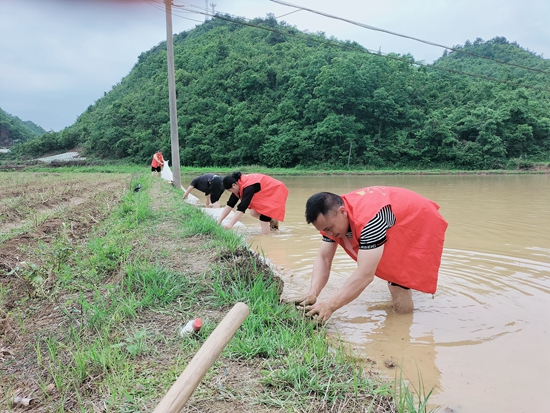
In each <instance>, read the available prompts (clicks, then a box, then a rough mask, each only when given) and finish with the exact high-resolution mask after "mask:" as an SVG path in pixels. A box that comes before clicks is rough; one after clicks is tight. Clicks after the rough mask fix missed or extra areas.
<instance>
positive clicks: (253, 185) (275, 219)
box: [218, 172, 288, 234]
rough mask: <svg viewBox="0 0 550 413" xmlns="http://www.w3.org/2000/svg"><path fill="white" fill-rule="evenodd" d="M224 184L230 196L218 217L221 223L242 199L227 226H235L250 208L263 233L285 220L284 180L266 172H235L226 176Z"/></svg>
mask: <svg viewBox="0 0 550 413" xmlns="http://www.w3.org/2000/svg"><path fill="white" fill-rule="evenodd" d="M223 186H224V188H225V189H226V190H227V191H229V192H231V196H230V197H229V200H228V201H227V205H226V206H225V208H224V209H223V211H222V213H221V215H220V218H219V219H218V222H219V223H220V224H221V223H222V222H223V220H224V219H225V217H227V215H229V213H230V212H231V210H232V209H233V208H234V207H235V205H236V204H237V201H239V199H240V200H241V202H240V203H239V206H238V207H237V212H236V213H235V216H234V217H233V218H232V219H231V221H230V222H229V223H228V224H226V225H225V228H227V229H229V228H233V225H235V224H236V223H237V222H238V221H239V220H240V219H241V218H242V216H243V215H244V213H245V212H246V210H247V209H250V215H251V216H253V217H254V218H258V219H259V220H260V225H261V228H262V234H269V230H270V229H271V228H274V229H276V228H279V221H284V219H285V212H286V199H287V197H288V189H287V187H286V186H285V184H283V183H282V182H281V181H278V180H276V179H275V178H272V177H270V176H267V175H263V174H249V175H243V174H242V173H240V172H233V173H232V174H231V175H227V176H226V177H225V178H223Z"/></svg>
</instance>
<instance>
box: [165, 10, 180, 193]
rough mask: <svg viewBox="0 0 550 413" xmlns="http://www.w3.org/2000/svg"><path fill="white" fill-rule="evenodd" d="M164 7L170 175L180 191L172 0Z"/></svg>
mask: <svg viewBox="0 0 550 413" xmlns="http://www.w3.org/2000/svg"><path fill="white" fill-rule="evenodd" d="M164 4H165V5H166V56H167V58H168V59H167V60H168V99H169V101H170V141H171V143H172V174H173V183H174V186H175V187H176V188H178V189H182V186H181V172H180V142H179V138H178V108H177V104H176V80H175V77H174V35H173V33H172V0H164Z"/></svg>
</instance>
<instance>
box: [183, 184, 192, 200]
mask: <svg viewBox="0 0 550 413" xmlns="http://www.w3.org/2000/svg"><path fill="white" fill-rule="evenodd" d="M193 188H194V186H193V185H189V188H187V190H186V191H185V193H184V194H183V198H182V199H185V198H187V196H188V195H189V193H190V192H191V191H192V190H193Z"/></svg>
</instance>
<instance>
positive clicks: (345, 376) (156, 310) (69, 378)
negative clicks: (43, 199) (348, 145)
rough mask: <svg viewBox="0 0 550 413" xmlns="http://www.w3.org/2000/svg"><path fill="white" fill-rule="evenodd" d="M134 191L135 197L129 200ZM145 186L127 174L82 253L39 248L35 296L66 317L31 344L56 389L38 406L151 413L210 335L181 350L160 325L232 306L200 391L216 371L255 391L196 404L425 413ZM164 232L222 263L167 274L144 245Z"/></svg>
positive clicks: (221, 236)
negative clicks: (231, 373)
mask: <svg viewBox="0 0 550 413" xmlns="http://www.w3.org/2000/svg"><path fill="white" fill-rule="evenodd" d="M137 183H141V184H142V188H143V189H142V190H141V191H140V192H137V193H136V192H133V190H132V188H134V187H135V185H137ZM153 184H154V181H153V180H151V179H150V177H149V176H148V172H143V173H142V174H139V173H135V174H134V175H133V178H132V180H131V182H130V183H129V186H128V187H129V189H128V193H127V194H125V195H124V196H123V198H122V200H121V202H120V204H119V205H118V206H117V207H116V208H115V209H114V211H113V212H112V213H111V215H110V216H109V217H108V219H106V220H105V221H103V222H101V223H100V224H99V225H98V226H96V227H95V228H94V231H93V233H91V234H90V236H89V238H88V241H87V242H86V243H85V244H82V245H72V244H71V243H70V242H68V241H67V237H66V236H65V235H63V234H61V235H60V236H59V238H58V239H57V240H56V242H54V243H52V244H50V245H49V246H43V247H42V251H41V253H42V255H43V256H44V257H46V259H45V260H44V262H45V263H46V264H45V265H47V267H48V268H52V269H55V272H56V273H57V279H56V284H55V289H53V290H43V291H41V294H42V297H43V299H44V300H50V301H52V302H55V303H56V304H55V305H56V306H57V308H59V309H60V311H61V314H62V315H63V320H62V322H61V323H60V325H59V326H58V327H57V328H55V329H50V330H49V331H48V332H37V333H36V342H35V344H34V350H35V355H36V363H37V364H38V367H39V369H40V371H41V372H42V373H41V376H40V380H39V385H40V387H42V388H46V386H47V385H48V384H50V383H53V384H54V385H55V388H56V392H57V396H56V397H46V400H45V401H44V403H48V411H55V412H68V411H75V410H74V409H76V406H78V409H80V411H86V412H88V411H94V409H95V408H96V407H94V404H93V403H94V400H97V399H101V400H103V402H104V403H105V405H106V406H107V409H108V410H109V411H117V412H124V411H128V412H130V411H131V412H137V411H143V412H145V411H151V410H152V408H154V406H155V405H156V403H157V402H158V401H159V400H160V398H161V397H162V395H163V394H164V393H165V392H166V391H167V389H168V388H169V387H170V386H171V384H172V383H173V382H174V381H175V379H176V378H177V376H178V375H179V374H180V373H181V371H182V370H183V368H184V367H185V365H186V364H187V362H188V361H189V360H190V358H191V357H192V356H193V355H194V354H195V353H196V351H197V350H198V349H199V348H200V345H201V344H202V343H203V342H204V341H205V340H206V338H207V337H208V335H209V334H210V333H211V332H212V331H213V329H214V328H215V326H216V323H215V321H213V320H208V319H206V322H205V325H204V327H203V329H202V330H201V332H200V333H199V334H198V335H197V336H196V337H192V338H191V339H189V340H184V341H182V340H181V339H180V338H179V337H177V334H176V327H177V326H174V327H170V328H163V326H164V323H163V322H161V321H157V319H158V320H161V319H163V318H166V319H167V320H169V321H170V323H173V322H174V320H187V319H189V318H190V317H192V316H194V315H195V314H196V313H197V312H198V311H199V310H201V311H205V310H208V311H215V312H219V313H222V314H225V313H226V312H227V311H228V310H229V309H230V308H231V307H232V306H233V305H234V304H235V303H236V302H239V301H242V302H244V303H246V304H247V305H248V307H249V309H250V314H249V316H248V317H247V319H246V320H245V322H244V323H243V325H242V326H241V327H240V328H239V329H238V331H237V333H236V334H235V336H234V337H233V339H232V340H231V341H230V343H229V344H228V345H227V347H226V348H225V349H224V351H223V353H222V355H221V357H220V360H219V361H218V362H217V363H216V365H215V366H214V367H213V368H212V369H211V371H210V372H209V373H208V374H207V376H206V377H205V379H204V380H205V381H206V382H208V380H214V377H215V375H216V374H218V373H219V372H220V369H223V365H224V363H245V364H246V365H248V366H253V367H254V368H255V369H256V370H257V371H258V376H260V377H261V378H260V379H259V381H258V383H257V386H259V389H260V390H258V391H256V392H253V394H252V393H251V394H248V393H247V394H245V395H243V394H241V393H239V392H238V389H235V388H233V389H225V390H224V392H225V393H220V391H219V390H217V389H216V387H215V386H213V385H210V386H206V387H200V388H199V389H197V392H196V395H195V396H194V397H195V399H194V400H195V401H196V402H197V403H208V402H209V400H212V398H213V397H221V396H220V394H225V395H227V394H231V396H227V397H230V398H234V400H240V401H241V402H243V403H246V404H247V405H261V406H263V408H267V409H272V410H273V411H276V410H280V411H289V412H290V411H301V412H317V411H323V409H325V410H324V411H341V410H339V409H341V408H344V406H345V407H346V410H343V411H349V412H355V411H357V412H363V411H371V410H370V408H373V406H374V405H375V404H376V405H379V404H380V403H385V405H386V406H390V407H391V406H394V407H395V410H393V411H396V412H398V413H412V412H415V413H420V412H423V413H424V412H426V411H427V407H426V406H427V400H428V399H429V397H430V395H431V392H429V393H427V394H425V393H424V391H423V389H416V390H414V389H413V390H410V389H409V387H407V386H406V385H405V382H404V381H403V380H401V379H400V380H398V381H397V384H396V385H391V383H383V382H380V381H379V380H375V379H373V378H372V377H371V376H370V375H368V374H366V373H367V372H365V371H364V370H363V368H362V367H361V366H360V365H358V364H357V363H356V362H355V361H353V358H352V357H349V355H348V351H347V349H345V348H343V347H341V346H340V345H339V344H338V343H330V342H328V341H327V338H326V331H325V329H324V328H323V327H319V326H317V325H316V324H314V323H312V322H310V321H308V320H306V319H304V317H303V316H302V314H301V313H299V312H298V311H296V309H295V308H294V307H293V306H291V305H288V304H281V303H280V301H279V299H280V294H281V284H280V283H279V281H278V280H277V279H276V278H275V277H274V275H273V274H272V272H271V270H270V269H269V268H268V267H267V266H266V265H265V263H264V261H263V260H262V259H261V257H258V256H257V255H255V254H254V253H252V252H251V251H250V250H249V249H248V248H247V245H246V242H245V240H244V239H243V237H242V236H241V235H238V234H236V233H234V232H232V231H227V230H224V229H223V228H221V227H220V226H219V225H218V224H217V223H216V222H215V221H214V220H213V219H212V218H211V217H209V216H208V215H206V214H204V213H202V212H201V211H200V210H199V209H197V208H195V207H193V206H190V205H188V204H186V203H183V202H181V191H177V190H176V189H175V188H173V187H171V186H167V185H164V186H162V188H161V189H162V190H164V192H161V196H162V202H163V203H164V204H166V205H167V208H166V209H164V210H162V209H160V210H155V209H153V207H152V205H153V202H154V199H152V195H151V194H153V193H154V191H155V188H154V187H153ZM161 224H163V225H167V224H169V225H170V226H172V227H173V228H174V232H173V234H176V235H174V236H177V237H179V238H178V239H176V241H177V242H181V243H184V242H185V240H186V239H188V238H193V239H199V240H202V242H203V243H204V244H205V245H207V246H208V249H209V250H213V251H215V255H216V257H217V258H218V261H215V262H212V263H211V265H210V266H209V267H208V268H205V269H204V273H202V274H200V275H197V274H191V273H186V272H185V271H183V270H181V269H180V270H179V271H178V270H174V269H173V268H171V267H170V266H169V265H165V264H164V263H163V260H162V259H160V257H161V256H162V255H161V256H156V257H151V254H150V253H149V252H148V250H147V247H148V245H149V243H150V242H151V233H154V231H155V229H156V228H158V226H159V225H161ZM161 244H162V243H161ZM161 246H162V245H161ZM195 254H201V252H200V251H198V252H195ZM164 257H165V258H169V253H168V252H166V254H164ZM28 271H29V273H31V274H42V273H41V272H40V271H41V270H40V269H32V268H31V269H29V270H28ZM29 277H31V275H29ZM41 277H42V279H41V280H39V281H43V277H44V275H41ZM35 278H36V276H35ZM39 287H40V283H38V285H36V286H35V288H36V289H37V290H39ZM2 288H3V289H0V300H1V299H2V297H3V296H5V287H2ZM13 317H15V316H13ZM163 353H168V354H170V356H169V357H167V356H164V357H163ZM251 368H252V367H251ZM243 382H244V383H245V384H243V386H246V385H250V386H252V384H251V383H248V384H246V381H244V380H243ZM12 390H14V389H12ZM369 406H370V408H369ZM390 407H388V408H390ZM367 408H368V409H369V410H366V409H367ZM331 409H332V410H331ZM372 411H374V410H372ZM388 411H390V410H388Z"/></svg>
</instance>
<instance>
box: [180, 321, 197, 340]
mask: <svg viewBox="0 0 550 413" xmlns="http://www.w3.org/2000/svg"><path fill="white" fill-rule="evenodd" d="M201 327H202V320H201V319H200V318H196V319H194V320H190V321H189V322H188V323H187V324H186V325H184V326H183V327H182V328H181V330H180V337H184V336H188V335H190V334H195V333H198V332H199V331H200V329H201Z"/></svg>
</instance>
